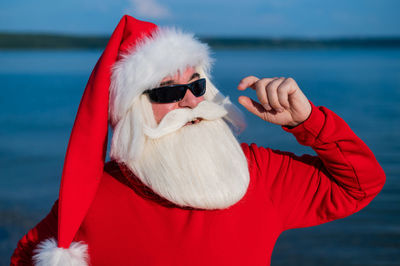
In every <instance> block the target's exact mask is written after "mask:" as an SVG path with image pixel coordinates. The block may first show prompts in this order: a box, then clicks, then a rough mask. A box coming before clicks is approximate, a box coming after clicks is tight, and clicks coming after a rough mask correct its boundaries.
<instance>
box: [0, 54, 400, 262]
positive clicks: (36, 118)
mask: <svg viewBox="0 0 400 266" xmlns="http://www.w3.org/2000/svg"><path fill="white" fill-rule="evenodd" d="M99 55H100V51H0V88H1V90H0V265H3V264H4V265H6V264H7V262H8V258H9V256H10V255H11V253H12V249H13V248H14V247H15V245H16V242H17V241H18V239H19V238H20V237H22V235H23V234H24V233H25V232H26V231H27V230H28V229H29V228H30V227H32V226H33V225H34V224H36V223H37V222H38V221H39V220H40V219H41V218H42V217H43V215H45V214H46V213H47V212H48V210H49V208H50V207H51V205H52V203H53V201H54V200H55V199H56V198H57V194H58V186H59V181H60V175H61V171H62V165H63V159H64V153H65V150H66V146H67V143H68V138H69V134H70V130H71V127H72V124H73V121H74V118H75V113H76V110H77V108H78V104H79V101H80V97H81V95H82V92H83V89H84V87H85V84H86V82H87V79H88V77H89V74H90V72H91V68H92V67H93V66H94V64H95V63H96V61H97V59H98V57H99ZM214 57H215V58H216V62H215V64H214V71H213V80H214V82H215V83H216V85H217V86H218V88H219V89H220V90H221V91H222V92H223V93H224V94H226V95H229V96H230V97H231V99H232V100H233V101H236V99H237V97H238V96H239V95H240V93H239V92H238V91H237V90H236V86H237V83H238V82H239V80H240V79H241V78H243V77H245V76H247V75H255V76H259V77H275V76H278V77H280V76H285V77H289V76H290V77H293V78H294V79H295V80H296V81H297V82H298V84H299V86H300V88H301V89H302V90H303V91H304V93H305V94H306V95H307V96H308V98H309V99H310V100H311V101H313V102H314V103H315V104H316V105H324V106H326V107H328V108H330V109H332V110H334V111H335V112H336V113H337V114H339V115H340V116H341V117H342V118H344V119H345V120H346V121H347V123H348V124H349V125H350V126H351V127H352V128H353V130H354V131H355V132H356V133H357V134H358V135H359V136H360V137H361V138H362V139H363V140H364V141H365V142H366V143H367V144H368V145H369V147H370V148H371V149H372V150H373V151H374V153H375V155H376V157H377V159H378V161H379V162H380V163H381V164H382V166H383V168H384V170H385V172H386V174H387V182H386V185H385V187H384V189H383V191H382V192H381V194H379V195H378V197H377V198H376V199H375V200H374V201H373V202H372V203H371V204H370V205H369V206H367V207H366V208H365V209H364V210H362V211H360V212H359V213H357V214H355V215H353V216H351V217H349V218H346V219H342V220H339V221H335V222H332V223H328V224H325V225H321V226H317V227H313V228H306V229H296V230H291V231H287V232H285V233H284V234H283V235H282V236H281V237H280V238H279V240H278V242H277V245H276V247H275V250H274V253H273V256H272V265H353V264H359V265H400V193H399V192H400V180H399V179H400V141H399V139H400V50H395V49H392V50H379V49H374V50H366V49H344V50H340V49H337V50H217V51H215V52H214ZM246 94H248V95H252V96H254V94H252V93H251V92H250V91H249V92H246ZM244 112H245V111H244ZM245 114H246V118H247V121H248V127H247V129H246V131H245V132H243V134H242V135H241V136H240V139H241V140H242V141H245V142H255V143H257V144H258V145H262V146H268V147H272V148H275V149H281V150H289V151H293V152H295V153H297V154H302V153H312V151H311V150H310V149H309V148H307V147H303V146H300V145H299V144H297V143H296V141H295V139H294V138H293V136H291V135H290V134H287V133H285V132H283V131H282V130H281V129H280V127H278V126H275V125H270V124H267V123H266V122H264V121H262V120H260V119H258V118H257V117H254V116H252V115H251V114H249V113H246V112H245Z"/></svg>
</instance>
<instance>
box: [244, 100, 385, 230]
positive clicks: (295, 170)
mask: <svg viewBox="0 0 400 266" xmlns="http://www.w3.org/2000/svg"><path fill="white" fill-rule="evenodd" d="M284 129H285V130H286V131H288V132H291V133H293V134H294V136H295V137H296V138H297V140H298V141H299V143H300V144H303V145H307V146H311V147H312V148H313V149H314V151H315V152H316V153H317V154H318V156H310V155H303V156H301V157H299V156H296V155H294V154H292V153H287V152H280V151H274V150H271V149H264V148H258V147H256V146H255V145H252V146H251V147H250V150H249V151H250V154H251V155H250V157H251V158H253V161H255V162H256V165H257V166H258V167H257V168H258V169H257V171H258V172H259V176H260V178H261V179H262V180H260V181H259V182H260V184H262V186H263V187H264V188H265V189H266V194H267V195H268V196H269V197H270V200H271V201H272V202H273V205H274V206H275V209H276V211H277V213H278V216H279V217H280V218H281V221H282V225H283V229H284V230H286V229H291V228H299V227H306V226H313V225H317V224H321V223H324V222H328V221H331V220H335V219H339V218H343V217H346V216H348V215H350V214H352V213H355V212H357V211H359V210H360V209H362V208H363V207H365V206H366V205H367V204H368V203H369V202H370V201H371V200H372V199H373V198H374V197H375V195H376V194H378V192H379V191H380V190H381V188H382V186H383V184H384V182H385V174H384V172H383V170H382V168H381V167H380V166H379V164H378V162H377V161H376V159H375V157H374V155H373V154H372V152H371V151H370V150H369V149H368V147H367V146H366V145H365V144H364V143H363V142H362V141H361V140H360V139H359V138H358V137H357V136H356V135H355V134H354V133H353V132H352V130H351V129H350V128H349V126H348V125H347V124H346V123H345V122H344V121H343V120H342V119H341V118H340V117H338V116H337V115H336V114H335V113H333V112H332V111H330V110H328V109H326V108H324V107H318V108H317V107H315V106H312V113H311V115H310V117H309V118H308V119H307V120H306V121H304V122H303V123H302V124H300V125H298V126H297V127H294V128H292V129H288V128H285V127H284Z"/></svg>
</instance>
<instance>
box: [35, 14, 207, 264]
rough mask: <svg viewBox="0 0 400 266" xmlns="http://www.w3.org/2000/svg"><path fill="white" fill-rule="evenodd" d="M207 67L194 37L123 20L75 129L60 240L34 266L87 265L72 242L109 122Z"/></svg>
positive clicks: (43, 246)
mask: <svg viewBox="0 0 400 266" xmlns="http://www.w3.org/2000/svg"><path fill="white" fill-rule="evenodd" d="M209 65H210V59H209V55H208V47H207V45H205V44H203V43H201V42H199V41H198V40H197V39H195V38H194V37H193V35H191V34H187V33H183V32H181V31H179V30H177V29H174V28H172V29H171V28H159V27H157V25H155V24H153V23H150V22H144V21H140V20H137V19H135V18H133V17H130V16H127V15H125V16H124V17H123V18H122V19H121V21H120V22H119V24H118V26H117V27H116V29H115V30H114V32H113V34H112V36H111V38H110V40H109V42H108V44H107V46H106V48H105V50H104V52H103V54H102V55H101V57H100V59H99V60H98V62H97V64H96V66H95V68H94V69H93V71H92V74H91V76H90V78H89V81H88V83H87V86H86V88H85V92H84V94H83V97H82V100H81V103H80V105H79V109H78V113H77V116H76V119H75V123H74V126H73V129H72V133H71V137H70V140H69V144H68V149H67V153H66V157H65V162H64V169H63V174H62V180H61V187H60V195H59V203H58V204H59V208H58V239H57V240H55V239H48V240H45V241H44V242H42V243H40V244H39V245H38V248H37V249H36V255H35V256H34V260H35V262H36V265H64V264H65V265H87V264H88V254H87V246H86V245H85V244H84V243H76V242H73V240H74V237H75V234H76V233H77V231H78V229H79V227H80V225H81V223H82V221H83V219H84V217H85V215H86V213H87V211H88V209H89V207H90V205H91V203H92V200H93V198H94V196H95V194H96V190H97V188H98V185H99V183H100V179H101V177H102V175H103V167H104V160H105V156H106V152H107V130H108V121H109V119H110V121H111V123H112V125H113V126H115V125H117V124H118V122H119V121H120V120H121V119H123V118H124V116H125V114H126V113H127V112H128V110H129V109H130V108H131V107H132V105H133V104H134V102H135V100H136V99H137V98H138V97H139V96H140V95H141V94H142V93H143V91H144V90H146V89H149V88H152V87H154V86H156V85H157V84H159V83H160V81H161V80H162V79H163V78H164V77H166V76H169V75H173V74H175V73H176V72H177V71H179V70H183V69H185V68H186V67H187V66H194V67H199V66H200V67H202V68H203V69H208V68H209ZM109 104H110V106H109ZM109 114H110V115H109ZM60 263H61V264H60Z"/></svg>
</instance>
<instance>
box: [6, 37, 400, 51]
mask: <svg viewBox="0 0 400 266" xmlns="http://www.w3.org/2000/svg"><path fill="white" fill-rule="evenodd" d="M108 39H109V37H108V36H88V37H86V36H73V35H60V34H31V33H0V49H103V48H104V47H105V46H106V44H107V41H108ZM200 39H201V40H202V41H204V42H206V43H208V44H209V45H210V46H211V47H213V48H217V49H218V48H232V49H242V48H254V49H263V48H287V49H290V48H342V47H343V48H345V47H354V48H357V47H360V48H361V47H365V48H374V47H384V48H396V47H400V37H382V38H378V37H377V38H372V37H370V38H332V39H301V38H261V37H254V38H245V37H201V38H200Z"/></svg>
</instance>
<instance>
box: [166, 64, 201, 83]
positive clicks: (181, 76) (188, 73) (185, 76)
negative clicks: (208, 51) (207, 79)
mask: <svg viewBox="0 0 400 266" xmlns="http://www.w3.org/2000/svg"><path fill="white" fill-rule="evenodd" d="M195 72H196V69H195V68H194V67H191V66H190V67H187V68H185V70H184V71H182V72H181V71H178V72H177V73H176V74H175V75H173V76H166V77H165V78H163V79H162V80H161V82H164V81H169V80H175V81H180V80H184V81H185V80H189V79H190V78H191V77H192V76H193V74H194V73H195Z"/></svg>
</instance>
